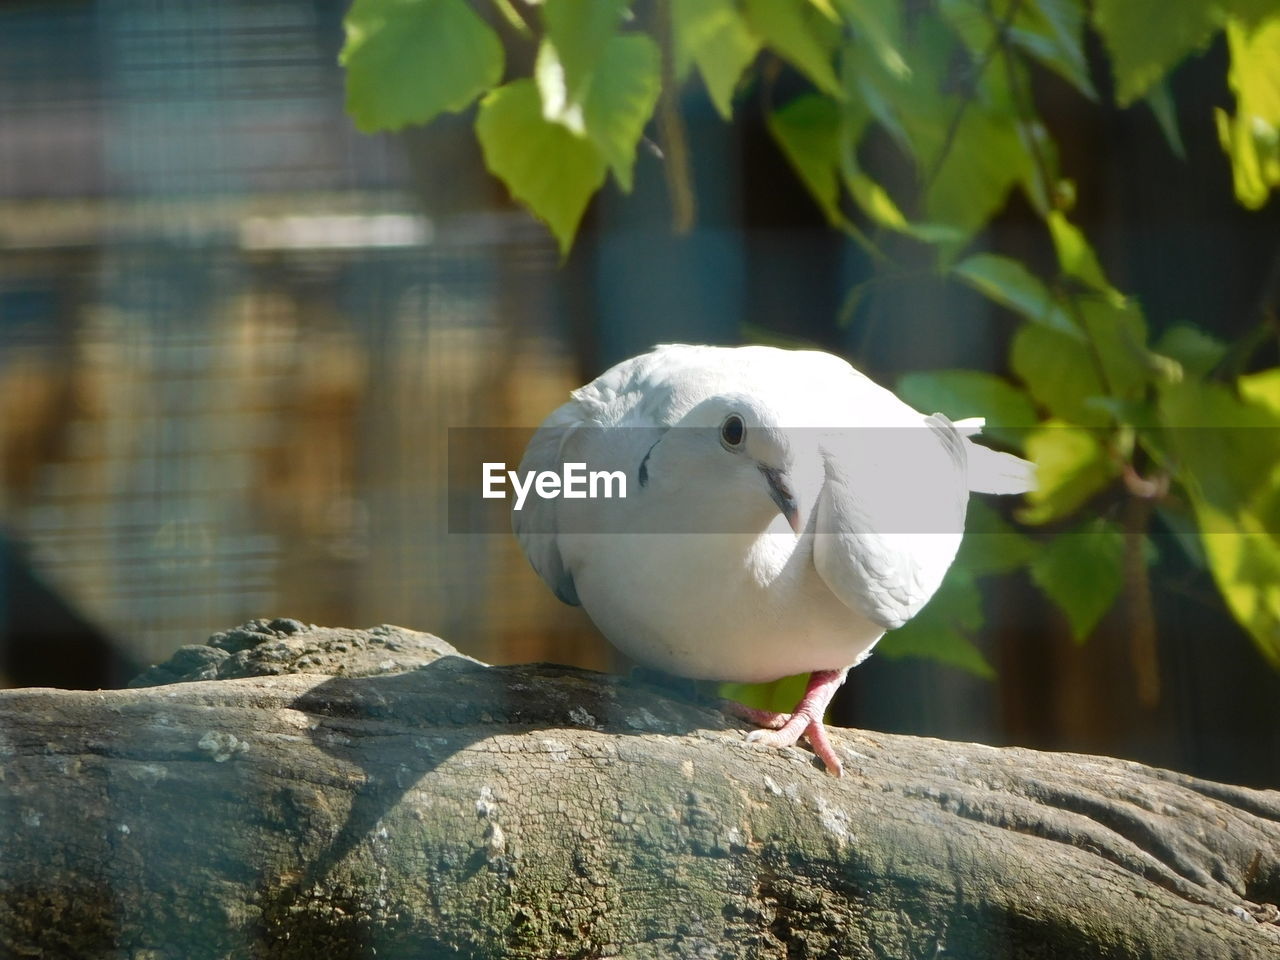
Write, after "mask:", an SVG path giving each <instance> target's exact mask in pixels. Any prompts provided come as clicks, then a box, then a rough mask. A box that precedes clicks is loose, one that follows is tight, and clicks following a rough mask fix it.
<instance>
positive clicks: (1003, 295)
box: [951, 253, 1084, 341]
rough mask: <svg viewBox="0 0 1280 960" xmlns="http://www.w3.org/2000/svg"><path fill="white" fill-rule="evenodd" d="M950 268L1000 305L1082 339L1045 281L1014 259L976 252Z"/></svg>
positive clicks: (1081, 334) (1079, 332) (957, 275)
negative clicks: (1055, 300)
mask: <svg viewBox="0 0 1280 960" xmlns="http://www.w3.org/2000/svg"><path fill="white" fill-rule="evenodd" d="M951 272H952V274H954V275H955V276H956V277H957V278H958V279H960V280H962V281H964V282H965V283H966V284H968V285H969V286H971V287H973V289H975V290H977V291H978V292H979V293H981V294H984V295H986V296H987V297H989V298H991V299H992V300H994V301H995V302H996V303H998V304H1000V305H1001V306H1002V307H1008V308H1009V309H1010V310H1012V311H1014V312H1015V313H1018V314H1021V315H1022V316H1023V317H1025V318H1026V319H1028V320H1031V321H1033V322H1035V323H1042V324H1044V325H1045V326H1047V327H1049V328H1051V329H1053V330H1056V331H1058V332H1059V333H1061V334H1064V335H1065V336H1068V337H1071V338H1073V339H1075V340H1080V341H1083V340H1084V334H1083V333H1082V332H1081V331H1080V329H1079V328H1078V327H1077V326H1076V325H1075V324H1074V323H1073V322H1072V321H1071V318H1070V317H1068V316H1067V314H1066V312H1065V311H1064V310H1063V309H1062V307H1060V306H1059V305H1058V304H1057V303H1056V302H1054V299H1053V297H1052V296H1051V295H1050V294H1049V291H1048V289H1047V288H1046V287H1045V285H1044V284H1043V283H1041V282H1040V281H1039V279H1037V278H1036V277H1034V276H1032V274H1031V272H1030V271H1029V270H1027V268H1026V267H1024V266H1023V265H1022V264H1021V263H1019V262H1018V261H1017V260H1013V259H1011V258H1009V257H1002V256H1000V255H999V254H995V253H975V254H974V255H973V256H971V257H966V258H965V259H964V260H961V261H960V262H959V263H957V264H956V265H955V266H953V267H952V268H951Z"/></svg>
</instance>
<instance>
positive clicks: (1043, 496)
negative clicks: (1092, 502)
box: [1018, 421, 1117, 524]
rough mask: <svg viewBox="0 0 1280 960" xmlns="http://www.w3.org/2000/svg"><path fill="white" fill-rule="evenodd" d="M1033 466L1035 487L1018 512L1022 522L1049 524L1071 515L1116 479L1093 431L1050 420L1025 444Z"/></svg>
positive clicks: (1111, 465)
mask: <svg viewBox="0 0 1280 960" xmlns="http://www.w3.org/2000/svg"><path fill="white" fill-rule="evenodd" d="M1025 450H1026V455H1027V458H1028V459H1030V460H1031V461H1032V462H1033V463H1034V464H1035V465H1036V487H1035V489H1034V490H1031V491H1028V493H1027V495H1026V499H1027V506H1026V507H1025V508H1023V509H1022V510H1021V511H1020V512H1019V513H1018V519H1019V520H1021V521H1022V522H1023V523H1032V524H1038V523H1048V522H1050V521H1052V520H1060V519H1061V518H1063V517H1065V516H1068V515H1070V514H1071V513H1072V512H1074V511H1075V510H1076V508H1078V507H1079V506H1080V505H1081V504H1083V503H1084V502H1085V501H1086V500H1088V499H1089V498H1090V497H1092V496H1093V495H1094V494H1095V493H1097V492H1098V491H1099V490H1101V489H1102V488H1103V487H1105V486H1107V485H1108V484H1109V483H1111V481H1112V480H1113V479H1114V478H1115V476H1116V473H1117V468H1116V466H1115V464H1114V463H1113V462H1112V460H1111V458H1110V456H1108V455H1107V451H1106V448H1105V447H1104V446H1103V444H1102V441H1101V439H1100V437H1099V433H1098V431H1096V430H1086V429H1084V428H1082V427H1074V426H1069V425H1067V424H1064V423H1060V422H1055V421H1049V422H1047V423H1046V424H1045V425H1044V426H1042V427H1040V428H1039V429H1037V430H1034V431H1032V432H1031V433H1030V434H1029V435H1028V436H1027V440H1026V444H1025Z"/></svg>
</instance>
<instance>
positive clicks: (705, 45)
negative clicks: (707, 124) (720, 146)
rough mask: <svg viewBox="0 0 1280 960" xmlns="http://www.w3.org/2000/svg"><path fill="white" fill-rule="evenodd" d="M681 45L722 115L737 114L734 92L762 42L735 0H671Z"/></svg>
mask: <svg viewBox="0 0 1280 960" xmlns="http://www.w3.org/2000/svg"><path fill="white" fill-rule="evenodd" d="M671 22H672V27H673V29H674V32H675V41H676V45H677V47H678V48H679V49H680V50H681V51H683V53H684V54H685V55H687V56H688V57H689V58H690V59H692V61H693V63H694V64H695V65H696V66H697V68H698V73H699V74H701V75H702V81H703V83H705V84H706V85H707V92H708V93H709V94H710V95H711V102H712V103H714V104H715V107H716V110H718V111H719V113H720V116H722V117H724V118H725V119H726V120H728V119H729V118H730V117H731V116H732V115H733V92H734V90H735V89H737V86H738V81H739V80H740V79H741V78H742V73H743V71H744V70H746V68H747V67H748V66H749V65H750V64H751V61H752V60H754V59H755V56H756V54H757V53H758V52H759V50H760V41H759V40H758V39H757V38H756V36H755V35H754V34H753V33H752V32H751V31H750V30H749V29H748V28H747V24H746V21H745V20H743V18H742V14H741V13H740V12H739V11H738V6H737V4H735V3H734V2H733V0H671Z"/></svg>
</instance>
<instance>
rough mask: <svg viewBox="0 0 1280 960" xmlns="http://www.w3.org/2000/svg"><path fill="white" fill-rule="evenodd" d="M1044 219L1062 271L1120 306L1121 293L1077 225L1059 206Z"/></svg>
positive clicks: (1122, 302)
mask: <svg viewBox="0 0 1280 960" xmlns="http://www.w3.org/2000/svg"><path fill="white" fill-rule="evenodd" d="M1045 222H1046V223H1047V224H1048V225H1049V235H1050V236H1051V237H1052V238H1053V248H1054V250H1055V251H1056V252H1057V254H1058V266H1059V267H1061V268H1062V272H1063V273H1064V274H1066V275H1067V276H1068V277H1075V278H1076V279H1077V280H1079V281H1081V282H1082V283H1084V284H1085V285H1086V286H1088V287H1091V288H1092V289H1094V290H1096V291H1097V292H1098V293H1101V294H1104V295H1105V296H1106V297H1107V298H1108V299H1109V300H1111V302H1112V303H1113V304H1115V305H1116V306H1123V305H1124V302H1125V299H1124V295H1123V294H1121V293H1120V292H1119V291H1118V290H1116V289H1115V287H1113V286H1111V282H1110V281H1109V280H1108V279H1107V275H1106V274H1105V273H1104V272H1103V270H1102V264H1100V263H1099V262H1098V255H1097V254H1096V253H1094V252H1093V247H1091V246H1090V245H1089V241H1088V240H1086V239H1085V236H1084V234H1083V233H1081V232H1080V229H1079V228H1078V227H1076V226H1075V225H1074V224H1072V223H1071V222H1070V221H1069V220H1068V219H1067V218H1066V216H1064V215H1063V213H1062V211H1061V210H1054V211H1051V212H1050V213H1049V215H1048V216H1047V217H1046V218H1045Z"/></svg>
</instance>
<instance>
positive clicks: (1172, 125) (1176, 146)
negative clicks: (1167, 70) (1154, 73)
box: [1146, 80, 1187, 161]
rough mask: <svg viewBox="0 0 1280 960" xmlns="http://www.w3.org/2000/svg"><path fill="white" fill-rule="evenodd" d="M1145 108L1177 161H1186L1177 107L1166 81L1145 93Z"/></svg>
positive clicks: (1185, 149) (1185, 150) (1185, 148)
mask: <svg viewBox="0 0 1280 960" xmlns="http://www.w3.org/2000/svg"><path fill="white" fill-rule="evenodd" d="M1146 99H1147V106H1149V107H1150V108H1151V113H1152V114H1153V115H1154V116H1155V118H1156V123H1158V124H1159V125H1160V132H1161V133H1163V134H1164V141H1165V143H1167V144H1169V149H1170V150H1172V151H1173V155H1174V156H1175V157H1177V158H1178V159H1179V160H1183V161H1185V160H1186V159H1187V147H1186V144H1184V143H1183V142H1182V131H1181V130H1180V129H1179V128H1178V105H1177V104H1176V103H1174V102H1173V94H1171V93H1170V92H1169V84H1168V82H1167V81H1164V80H1161V81H1160V82H1159V83H1157V84H1154V85H1153V86H1152V87H1151V90H1150V91H1149V92H1148V93H1147V98H1146Z"/></svg>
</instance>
